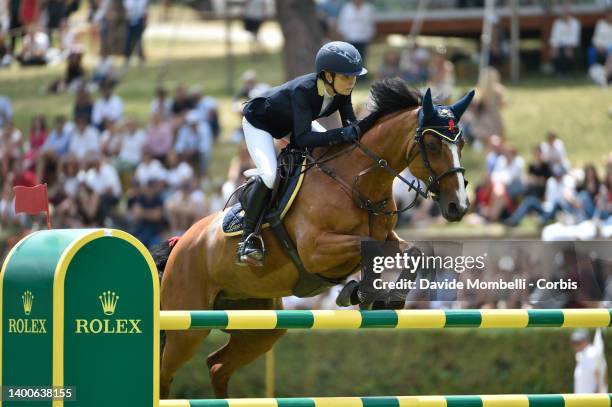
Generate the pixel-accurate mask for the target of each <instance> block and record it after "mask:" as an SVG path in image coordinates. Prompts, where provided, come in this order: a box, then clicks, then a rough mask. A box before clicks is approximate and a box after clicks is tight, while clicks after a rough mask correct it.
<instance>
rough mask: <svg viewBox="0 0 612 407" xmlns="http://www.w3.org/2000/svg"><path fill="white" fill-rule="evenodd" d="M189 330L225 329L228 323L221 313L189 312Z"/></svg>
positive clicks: (223, 313) (225, 316)
mask: <svg viewBox="0 0 612 407" xmlns="http://www.w3.org/2000/svg"><path fill="white" fill-rule="evenodd" d="M190 314H191V328H203V329H225V328H227V324H228V323H229V319H228V316H227V313H225V312H222V311H191V312H190Z"/></svg>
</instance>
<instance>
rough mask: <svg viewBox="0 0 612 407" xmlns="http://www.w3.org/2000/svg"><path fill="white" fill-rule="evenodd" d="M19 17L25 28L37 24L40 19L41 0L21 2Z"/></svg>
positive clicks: (23, 0)
mask: <svg viewBox="0 0 612 407" xmlns="http://www.w3.org/2000/svg"><path fill="white" fill-rule="evenodd" d="M19 16H20V20H21V23H22V24H23V25H25V26H28V25H32V24H37V23H38V20H39V18H40V5H39V0H21V4H20V10H19Z"/></svg>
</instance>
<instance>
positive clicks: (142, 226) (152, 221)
mask: <svg viewBox="0 0 612 407" xmlns="http://www.w3.org/2000/svg"><path fill="white" fill-rule="evenodd" d="M163 208H164V203H163V201H162V198H161V195H160V194H159V192H158V191H157V188H156V182H155V181H148V182H147V183H146V184H145V185H144V187H143V188H142V192H141V193H140V194H139V195H137V196H136V197H134V199H133V201H132V203H131V207H130V217H131V219H132V220H133V222H134V225H133V228H132V234H133V235H134V236H136V238H137V239H138V240H140V241H141V242H142V243H143V244H144V245H145V246H146V247H148V248H152V247H153V246H155V245H156V244H159V243H160V242H161V239H162V236H161V233H162V231H163V229H164V226H165V221H164V217H163Z"/></svg>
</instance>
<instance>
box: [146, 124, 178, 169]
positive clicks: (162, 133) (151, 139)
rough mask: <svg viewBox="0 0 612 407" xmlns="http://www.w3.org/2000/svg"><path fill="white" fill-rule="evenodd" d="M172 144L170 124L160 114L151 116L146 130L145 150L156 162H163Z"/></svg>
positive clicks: (172, 132)
mask: <svg viewBox="0 0 612 407" xmlns="http://www.w3.org/2000/svg"><path fill="white" fill-rule="evenodd" d="M173 142H174V129H173V127H172V122H171V121H170V120H168V119H167V118H166V117H164V116H162V115H161V114H160V113H155V114H153V117H152V118H151V123H149V127H148V128H147V143H146V144H147V148H148V149H149V150H150V151H151V153H152V154H153V157H155V158H156V159H158V160H160V161H161V160H164V159H165V157H166V154H167V153H168V152H169V151H170V149H171V148H172V144H173Z"/></svg>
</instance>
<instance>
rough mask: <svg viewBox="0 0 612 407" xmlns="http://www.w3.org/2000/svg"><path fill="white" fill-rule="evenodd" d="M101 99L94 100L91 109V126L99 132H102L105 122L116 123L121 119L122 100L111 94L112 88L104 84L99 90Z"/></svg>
mask: <svg viewBox="0 0 612 407" xmlns="http://www.w3.org/2000/svg"><path fill="white" fill-rule="evenodd" d="M101 93H102V97H101V98H100V99H98V100H96V103H95V104H94V107H93V112H92V120H93V124H94V125H95V126H96V127H97V128H98V129H99V130H100V131H102V130H104V129H105V127H106V122H107V121H111V122H117V121H119V120H121V118H122V117H123V100H122V99H121V97H119V96H117V95H115V94H113V86H112V85H110V84H108V83H105V84H104V85H102V89H101Z"/></svg>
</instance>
